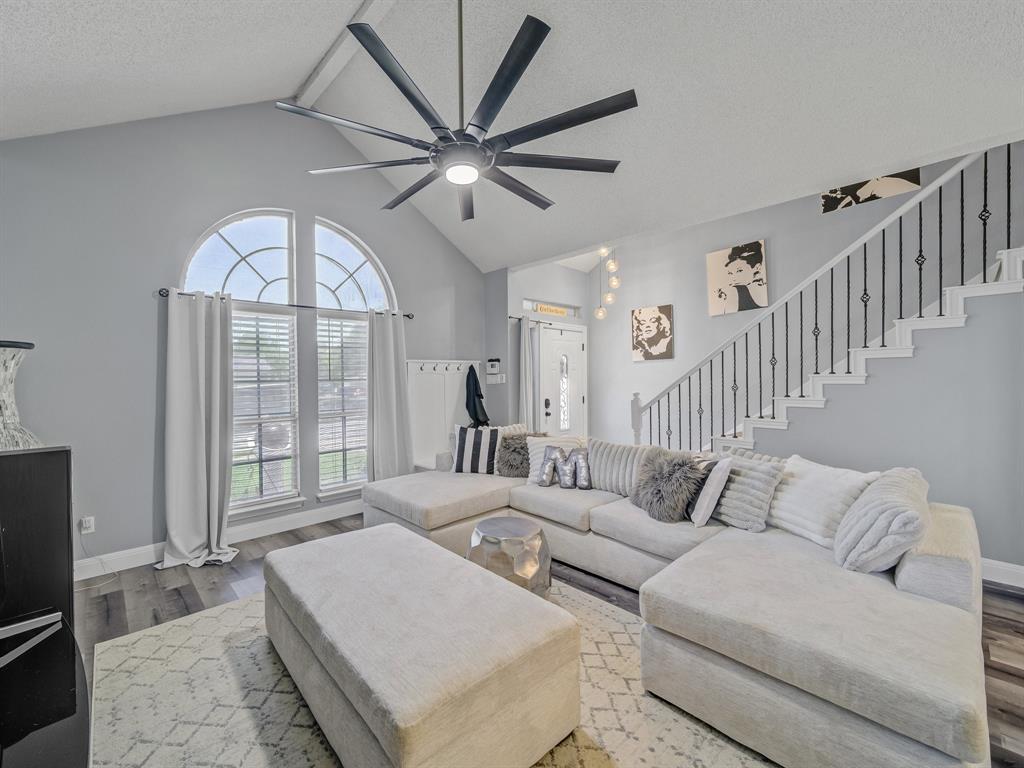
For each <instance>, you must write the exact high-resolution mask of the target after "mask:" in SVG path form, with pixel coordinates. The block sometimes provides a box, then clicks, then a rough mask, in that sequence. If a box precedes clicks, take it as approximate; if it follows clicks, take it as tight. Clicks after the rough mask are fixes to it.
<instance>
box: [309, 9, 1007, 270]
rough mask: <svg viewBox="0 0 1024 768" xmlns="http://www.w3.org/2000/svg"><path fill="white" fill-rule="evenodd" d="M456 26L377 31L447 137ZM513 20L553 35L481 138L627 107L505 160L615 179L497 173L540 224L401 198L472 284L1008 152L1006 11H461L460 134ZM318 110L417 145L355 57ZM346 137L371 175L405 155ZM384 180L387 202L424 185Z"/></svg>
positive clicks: (447, 197)
mask: <svg viewBox="0 0 1024 768" xmlns="http://www.w3.org/2000/svg"><path fill="white" fill-rule="evenodd" d="M979 6H982V7H979ZM455 7H456V6H455V0H417V1H416V2H410V0H400V1H399V3H398V4H397V5H396V7H395V8H394V9H393V10H392V11H391V12H390V13H389V14H388V15H387V16H386V17H385V18H384V20H383V22H382V23H380V24H379V25H377V27H376V28H377V30H378V32H379V33H380V35H381V37H382V38H383V39H384V41H385V42H386V43H387V44H388V46H389V47H390V48H391V49H392V51H393V52H394V53H395V54H396V56H397V57H398V59H399V61H401V62H402V64H403V65H404V66H405V68H406V69H407V70H408V71H409V73H410V74H411V75H412V77H413V78H414V79H415V80H416V82H417V84H418V85H419V86H420V87H421V89H422V90H423V91H424V92H425V93H426V95H427V97H428V98H429V99H430V100H431V101H432V102H433V103H434V105H435V106H436V107H437V108H438V109H439V110H440V111H441V113H442V114H443V115H444V116H445V117H446V118H447V119H448V120H450V122H451V123H452V124H453V125H454V124H455V123H456V122H457V116H458V107H457V89H456V56H455V51H456V46H455V43H456V37H455ZM527 13H531V14H533V15H535V16H538V17H539V18H541V19H542V20H543V21H545V22H547V23H548V24H549V25H550V26H551V27H552V31H551V34H550V35H549V36H548V38H547V40H546V41H545V43H544V45H543V47H542V48H541V50H540V53H539V54H538V56H537V58H536V59H535V60H534V62H533V64H532V65H531V67H530V69H529V70H527V72H526V74H525V76H524V77H523V79H522V80H521V81H520V83H519V86H518V87H517V89H516V90H515V92H514V93H513V95H512V98H511V99H510V100H509V102H508V103H507V104H506V106H505V108H504V110H503V111H502V112H501V114H500V115H499V116H498V119H497V121H496V122H495V125H494V131H495V132H500V131H502V130H507V129H510V128H514V127H517V126H519V125H522V124H525V123H528V122H531V121H533V120H536V119H538V118H541V117H546V116H548V115H551V114H554V113H557V112H560V111H563V110H565V109H568V108H571V107H575V106H578V105H580V104H583V103H586V102H589V101H592V100H595V99H598V98H602V97H604V96H608V95H611V94H613V93H617V92H619V91H622V90H626V89H628V88H631V87H632V88H635V89H636V91H637V96H638V99H639V102H640V107H639V109H635V110H632V111H630V112H626V113H623V114H620V115H616V116H613V117H610V118H607V119H605V120H603V121H599V122H596V123H591V124H589V125H585V126H581V127H579V128H575V129H572V130H570V131H566V132H564V133H562V134H559V135H556V136H551V137H547V138H544V139H540V140H538V141H534V142H531V143H529V144H526V145H523V146H522V147H520V148H519V149H520V150H521V151H524V152H540V153H552V154H577V155H584V156H592V157H607V158H617V159H621V160H622V161H623V162H622V165H621V166H620V167H619V169H618V171H617V172H616V173H615V174H614V175H605V174H584V173H573V172H568V171H550V170H541V169H513V170H512V173H513V174H514V175H516V176H517V177H519V178H520V179H522V180H523V181H524V182H526V183H528V184H530V185H531V186H534V187H535V188H536V189H537V190H539V191H540V192H542V193H544V194H545V195H547V196H548V197H550V198H552V199H553V200H555V202H556V205H554V206H553V207H552V208H550V209H549V210H547V211H546V212H542V211H540V210H539V209H536V208H534V207H533V206H531V205H529V204H527V203H525V202H524V201H522V200H520V199H519V198H516V197H514V196H512V195H511V194H509V193H507V192H505V191H504V190H501V189H499V188H497V187H495V186H494V185H492V184H490V183H489V182H483V181H481V182H480V183H478V184H477V185H475V192H476V216H477V217H476V219H475V220H473V221H470V222H465V223H463V222H461V221H459V217H458V209H457V204H456V196H455V192H454V190H453V189H452V187H451V186H450V185H449V184H448V183H447V182H444V181H439V182H435V183H434V184H433V185H431V186H430V187H428V188H426V189H425V190H424V191H422V192H420V193H419V194H417V195H416V196H415V197H413V198H412V200H411V201H410V202H411V203H412V204H414V205H416V206H417V207H418V208H419V209H420V210H421V211H422V212H423V213H424V214H425V215H426V216H427V217H428V218H429V219H430V221H431V222H433V224H434V225H435V226H437V227H438V228H439V229H440V230H441V231H442V232H443V233H444V234H445V235H446V236H447V237H448V238H449V239H450V240H451V241H452V242H453V243H454V244H455V245H456V246H458V247H459V248H460V249H461V250H462V251H463V252H464V253H465V254H466V255H467V256H468V257H469V258H470V259H472V260H473V261H474V262H475V263H476V264H477V265H478V266H479V267H480V268H481V269H484V270H485V271H489V270H492V269H496V268H499V267H503V266H513V265H517V264H524V263H528V262H532V261H537V260H540V259H548V258H551V257H554V256H560V255H564V254H574V253H577V252H579V251H583V250H593V248H594V247H595V246H596V245H600V244H601V243H603V242H609V241H612V240H614V239H617V238H621V237H623V236H626V235H629V234H631V233H636V232H646V231H652V230H669V229H676V228H680V227H684V226H687V225H690V224H694V223H697V222H701V221H707V220H710V219H716V218H719V217H722V216H727V215H730V214H734V213H738V212H741V211H744V210H751V209H755V208H759V207H762V206H765V205H769V204H772V203H777V202H780V201H783V200H789V199H793V198H796V197H800V196H803V195H807V194H812V193H815V192H819V191H821V190H823V189H825V188H828V187H829V186H833V185H835V184H837V183H846V182H851V181H855V180H857V179H860V178H864V177H866V176H871V175H876V174H878V173H882V172H885V171H893V170H901V169H903V168H905V167H908V166H913V165H916V164H922V163H925V162H929V161H934V160H938V159H943V158H946V157H950V156H952V155H954V154H958V153H961V152H964V151H967V150H970V149H974V148H979V147H981V146H984V145H987V144H989V143H991V142H995V141H1000V140H1004V139H1006V138H1007V137H1009V136H1011V135H1012V136H1017V137H1020V136H1022V135H1024V92H1022V87H1024V86H1022V84H1024V43H1022V37H1021V29H1024V3H1020V2H1016V1H1015V0H1004V1H998V0H993V1H991V2H985V3H973V2H972V3H968V2H942V1H941V0H923V1H918V0H902V2H892V0H858V1H857V2H849V1H846V2H843V1H840V0H832V1H830V2H823V1H819V0H788V1H787V2H718V1H717V0H716V1H711V0H693V1H692V2H656V1H654V0H646V1H643V0H634V1H633V2H621V0H558V2H555V1H554V0H466V8H465V29H466V49H465V56H466V94H467V95H466V101H467V105H466V113H467V115H468V114H471V113H472V111H473V109H474V108H475V106H476V102H477V101H478V99H479V98H480V95H481V94H482V93H483V91H484V89H485V88H486V85H487V83H488V81H489V79H490V77H491V74H492V73H493V71H494V69H495V67H496V66H497V64H498V62H499V61H500V60H501V57H502V56H503V55H504V52H505V50H506V48H507V46H508V43H509V42H510V41H511V39H512V37H513V36H514V35H515V32H516V30H517V29H518V28H519V25H520V24H521V23H522V20H523V17H524V16H525V14H527ZM317 107H318V108H320V109H323V110H324V111H327V112H332V113H334V114H338V115H342V116H345V117H348V118H352V119H355V120H358V121H361V122H366V123H370V124H372V125H378V126H381V127H385V128H389V129H391V130H395V131H399V132H402V133H407V134H411V135H414V136H418V137H423V138H430V133H429V131H428V129H427V127H426V126H425V125H424V124H423V122H422V121H421V120H420V118H419V117H418V115H417V114H416V113H415V112H414V111H413V110H412V108H411V107H410V106H409V105H408V104H407V103H405V102H404V100H403V99H402V98H401V96H400V95H399V94H398V92H397V91H396V89H395V88H394V86H393V85H392V84H391V83H390V81H388V80H387V79H386V77H385V76H384V74H383V73H382V72H381V71H380V70H379V69H378V68H377V67H376V65H375V64H374V63H373V62H372V61H371V60H370V58H369V57H368V56H367V55H366V54H365V53H364V52H359V53H358V54H356V56H355V57H354V58H353V59H352V60H351V61H350V62H349V64H348V66H347V67H346V68H345V69H344V70H343V71H342V73H341V75H340V76H339V77H338V79H337V80H335V82H334V83H333V84H332V85H331V87H330V88H328V90H327V91H326V92H325V93H324V95H323V96H322V97H321V99H320V100H319V102H318V103H317ZM296 119H299V118H296ZM346 135H347V136H348V138H350V139H351V140H352V142H353V143H354V144H355V145H356V146H357V147H358V148H359V149H360V150H361V151H362V152H363V153H364V154H365V155H366V156H367V157H369V158H370V159H373V160H381V159H392V158H398V157H408V156H411V155H414V154H416V152H415V150H413V151H412V152H410V151H409V150H408V148H406V147H402V146H401V145H398V144H393V143H391V142H388V141H384V140H381V139H377V138H374V137H370V136H365V135H361V134H354V133H352V132H347V134H346ZM333 160H334V159H333V158H330V157H325V158H323V165H325V166H326V165H331V164H332V162H333ZM384 173H385V175H386V176H387V177H388V178H389V179H390V180H391V181H392V182H393V183H394V184H395V185H396V186H397V187H399V188H404V187H406V186H408V185H409V184H410V183H412V182H413V181H414V180H416V179H417V178H419V177H420V176H422V175H423V169H422V168H402V169H388V170H387V171H385V172H384ZM311 183H317V180H316V179H313V180H312V181H311ZM352 183H358V181H357V180H356V179H353V182H352ZM384 202H385V201H384V200H381V203H382V204H383V203H384ZM406 204H407V205H408V204H409V203H406Z"/></svg>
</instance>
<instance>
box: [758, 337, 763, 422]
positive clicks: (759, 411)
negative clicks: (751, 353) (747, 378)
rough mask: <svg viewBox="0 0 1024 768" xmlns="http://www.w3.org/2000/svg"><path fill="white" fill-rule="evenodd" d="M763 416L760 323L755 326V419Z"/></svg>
mask: <svg viewBox="0 0 1024 768" xmlns="http://www.w3.org/2000/svg"><path fill="white" fill-rule="evenodd" d="M763 415H764V368H763V367H762V366H761V323H758V324H757V418H759V419H760V418H761V417H762V416H763Z"/></svg>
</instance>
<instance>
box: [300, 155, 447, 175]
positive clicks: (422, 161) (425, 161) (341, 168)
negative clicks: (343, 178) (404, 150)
mask: <svg viewBox="0 0 1024 768" xmlns="http://www.w3.org/2000/svg"><path fill="white" fill-rule="evenodd" d="M429 164H430V158H429V157H409V158H406V159H405V160H381V161H379V162H376V163H356V164H355V165H337V166H335V167H333V168H316V169H314V170H312V171H309V173H312V174H313V175H315V176H319V175H320V174H325V173H344V172H345V171H364V170H367V169H369V168H394V167H396V166H399V165H429Z"/></svg>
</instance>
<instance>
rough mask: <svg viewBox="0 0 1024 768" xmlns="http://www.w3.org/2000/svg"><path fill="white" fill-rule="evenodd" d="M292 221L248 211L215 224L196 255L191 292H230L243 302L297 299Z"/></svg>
mask: <svg viewBox="0 0 1024 768" xmlns="http://www.w3.org/2000/svg"><path fill="white" fill-rule="evenodd" d="M292 241H293V239H292V217H291V215H290V214H288V213H285V212H283V211H245V212H243V213H237V214H235V215H234V216H230V217H228V218H227V219H224V220H222V221H220V222H218V223H217V224H216V225H214V227H213V229H212V231H211V230H208V231H207V233H206V234H205V235H204V236H203V237H202V238H201V239H200V241H199V245H198V247H196V248H195V250H194V251H193V252H192V257H191V258H190V259H189V262H188V269H187V271H186V273H185V281H184V285H185V290H186V291H204V292H206V293H213V292H214V291H220V292H221V293H230V294H231V296H232V297H233V298H234V299H237V300H240V301H259V302H263V303H266V304H287V303H288V302H290V301H291V300H292V279H291V274H292Z"/></svg>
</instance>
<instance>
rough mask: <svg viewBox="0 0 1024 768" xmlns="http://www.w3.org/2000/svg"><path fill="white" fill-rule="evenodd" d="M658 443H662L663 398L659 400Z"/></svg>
mask: <svg viewBox="0 0 1024 768" xmlns="http://www.w3.org/2000/svg"><path fill="white" fill-rule="evenodd" d="M658 445H661V400H658Z"/></svg>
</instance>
